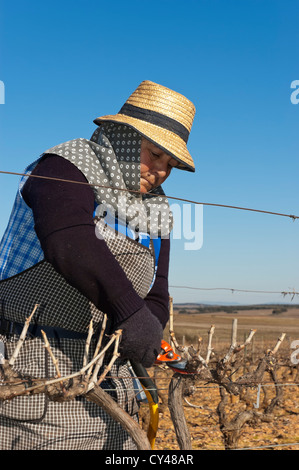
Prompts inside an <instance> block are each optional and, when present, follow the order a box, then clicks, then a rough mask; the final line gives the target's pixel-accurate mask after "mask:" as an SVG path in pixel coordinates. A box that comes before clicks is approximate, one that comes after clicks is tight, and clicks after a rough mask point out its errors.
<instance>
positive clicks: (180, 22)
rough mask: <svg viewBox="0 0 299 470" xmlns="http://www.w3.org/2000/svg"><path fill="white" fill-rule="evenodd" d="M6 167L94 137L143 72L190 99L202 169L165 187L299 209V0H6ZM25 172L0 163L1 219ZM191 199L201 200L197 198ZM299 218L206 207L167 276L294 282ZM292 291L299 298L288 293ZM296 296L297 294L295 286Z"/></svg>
mask: <svg viewBox="0 0 299 470" xmlns="http://www.w3.org/2000/svg"><path fill="white" fill-rule="evenodd" d="M0 6H1V18H0V80H1V81H3V82H4V84H5V104H2V105H0V162H1V164H0V170H3V171H16V172H22V171H23V169H24V168H25V167H26V166H27V164H29V163H30V162H32V161H33V160H35V159H36V158H37V157H38V156H39V155H40V154H41V153H42V152H43V151H44V150H46V149H47V148H50V147H52V146H53V145H56V144H57V143H60V142H64V141H66V140H70V139H73V138H77V137H86V138H88V137H90V135H91V134H92V132H93V130H94V128H95V126H94V124H93V119H94V118H95V117H97V116H100V115H104V114H110V113H114V112H117V111H118V110H119V108H120V107H121V106H122V104H123V103H124V102H125V101H126V99H127V98H128V97H129V95H130V94H131V93H132V91H133V90H134V89H135V88H136V87H137V86H138V84H139V83H140V82H141V81H142V80H152V81H155V82H157V83H161V84H162V85H165V86H167V87H169V88H172V89H174V90H176V91H178V92H180V93H182V94H184V95H185V96H187V97H188V98H189V99H190V100H191V101H193V102H194V104H195V106H196V109H197V113H196V117H195V120H194V125H193V129H192V132H191V135H190V139H189V144H188V147H189V151H190V153H191V154H192V156H193V158H194V160H195V163H196V173H195V174H191V173H187V172H186V173H185V172H181V171H176V170H174V171H173V173H172V175H171V177H170V178H169V179H168V180H167V182H166V183H165V185H164V190H165V192H166V194H168V195H169V196H174V197H175V196H176V197H180V198H186V199H192V200H196V201H200V202H209V203H215V204H227V205H234V206H243V207H250V208H256V209H261V210H268V211H274V212H282V213H286V214H295V215H298V216H299V188H298V173H299V158H298V157H299V152H298V150H299V144H298V130H299V104H298V105H294V104H292V103H291V100H290V96H291V93H292V91H294V90H292V89H291V82H292V81H294V80H299V62H298V51H299V28H298V21H299V2H298V0H285V1H282V0H242V1H239V0H226V1H223V0H187V1H185V2H180V1H176V0H172V1H170V0H160V1H157V0H153V1H151V2H140V0H139V1H130V0H128V1H127V2H123V1H118V0H116V1H114V2H110V3H109V2H104V1H101V0H97V1H94V0H90V1H88V2H86V1H68V0H67V1H59V2H58V1H57V0H53V1H52V2H50V3H46V2H38V1H31V2H21V1H19V0H16V1H15V2H13V3H11V2H8V1H3V0H2V1H1V2H0ZM17 182H18V177H16V176H8V175H0V197H1V212H0V232H1V234H2V233H3V231H4V229H5V226H6V223H7V220H8V217H9V214H10V210H11V206H12V203H13V200H14V196H15V192H16V187H17ZM193 209H194V207H193ZM298 235H299V220H297V221H294V222H293V221H292V220H291V219H290V218H286V217H279V216H273V215H264V214H259V213H254V212H247V211H246V212H245V211H239V210H233V209H225V208H216V207H211V206H204V207H203V245H202V248H201V249H200V250H197V251H186V250H185V249H184V240H173V241H172V253H171V263H170V285H183V286H186V285H189V286H193V287H201V288H212V287H227V288H234V289H249V290H271V291H279V292H281V291H289V290H293V289H295V290H296V291H299V274H298V264H299V250H298V248H299V246H298V245H299V242H298V240H299V237H298ZM170 293H171V295H173V298H174V301H175V302H221V301H223V302H233V303H235V302H236V303H255V302H258V303H264V302H277V301H279V302H282V301H288V300H290V298H289V297H288V298H283V297H282V296H281V295H266V294H244V293H242V294H241V293H237V292H235V293H234V294H232V293H231V292H230V291H229V292H226V291H195V290H192V291H191V290H188V289H178V288H172V287H171V289H170ZM295 301H296V300H295V299H294V301H293V302H295ZM297 302H298V298H297Z"/></svg>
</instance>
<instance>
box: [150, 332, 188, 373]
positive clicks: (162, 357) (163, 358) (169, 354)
mask: <svg viewBox="0 0 299 470" xmlns="http://www.w3.org/2000/svg"><path fill="white" fill-rule="evenodd" d="M155 364H157V365H162V364H166V365H167V366H168V367H171V369H174V370H175V371H177V372H179V373H181V374H187V373H188V372H187V371H186V365H187V361H185V360H184V359H182V358H181V356H179V354H176V353H175V352H174V350H173V349H172V347H171V346H170V344H168V343H167V342H166V341H164V339H162V342H161V352H160V354H159V355H158V357H157V359H156V361H155Z"/></svg>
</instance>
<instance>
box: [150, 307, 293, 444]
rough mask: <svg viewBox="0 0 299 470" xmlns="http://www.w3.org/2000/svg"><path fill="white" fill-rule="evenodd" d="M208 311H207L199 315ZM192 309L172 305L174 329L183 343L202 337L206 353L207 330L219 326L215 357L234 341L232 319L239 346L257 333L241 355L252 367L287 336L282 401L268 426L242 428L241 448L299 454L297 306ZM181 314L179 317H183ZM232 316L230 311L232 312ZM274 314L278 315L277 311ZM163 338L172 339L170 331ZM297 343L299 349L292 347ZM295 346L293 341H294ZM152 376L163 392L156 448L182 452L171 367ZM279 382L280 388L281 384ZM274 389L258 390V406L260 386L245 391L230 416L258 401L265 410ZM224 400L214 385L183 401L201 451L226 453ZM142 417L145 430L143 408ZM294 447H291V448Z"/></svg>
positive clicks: (281, 375)
mask: <svg viewBox="0 0 299 470" xmlns="http://www.w3.org/2000/svg"><path fill="white" fill-rule="evenodd" d="M202 310H204V313H199V312H201V311H202ZM212 310H213V308H212V307H209V311H208V312H206V308H204V307H201V308H199V307H198V306H194V305H189V306H188V305H184V306H181V305H180V306H174V331H175V334H176V338H177V340H178V342H179V343H180V344H185V345H189V344H193V345H194V346H196V345H197V340H198V337H201V338H202V346H201V351H202V352H203V355H204V354H205V351H206V346H207V338H208V336H207V332H208V330H209V328H210V326H211V325H215V334H214V337H213V348H214V351H215V353H217V354H218V353H219V354H220V355H221V353H224V354H225V352H226V351H227V350H228V348H229V346H230V341H231V327H232V321H233V319H237V321H238V343H243V342H244V340H245V337H246V336H247V335H248V333H249V332H250V330H251V329H256V330H257V331H256V333H255V336H254V341H252V343H251V344H250V345H249V346H248V347H247V348H246V350H245V351H244V352H243V353H242V354H243V361H244V367H245V364H247V365H248V364H250V365H251V366H253V365H254V364H257V362H258V360H259V359H260V358H261V357H262V356H263V355H264V352H265V351H266V350H267V349H268V348H271V349H272V348H273V347H274V346H275V344H276V342H277V339H278V337H279V336H280V335H281V334H282V333H285V334H286V336H285V339H284V341H283V343H282V344H281V347H280V349H279V356H278V364H277V373H278V377H279V386H280V387H282V389H283V399H282V400H281V401H280V402H279V404H278V406H276V407H275V409H274V411H273V413H272V414H271V419H270V420H269V421H268V422H259V423H246V424H245V426H244V427H243V428H242V432H241V438H240V441H239V443H238V448H261V449H273V450H299V373H298V366H294V364H293V363H292V362H291V354H292V353H294V352H295V351H296V350H298V354H297V356H295V358H297V359H299V306H284V307H282V306H256V307H248V308H246V307H240V308H239V307H235V306H234V307H232V308H231V310H230V309H229V308H227V307H224V310H221V309H219V308H218V307H217V309H216V308H215V310H214V311H212ZM179 312H181V313H179ZM228 312H229V313H228ZM273 312H274V313H273ZM165 331H166V334H165V337H164V338H165V340H167V341H168V340H169V336H168V334H167V328H166V330H165ZM294 341H298V345H297V346H296V349H291V345H292V343H293V342H294ZM293 348H294V343H293ZM151 375H152V376H155V378H156V385H157V387H158V389H159V392H160V401H161V403H160V406H159V409H160V422H159V429H158V434H157V438H156V445H155V448H156V449H158V450H178V449H179V446H178V443H177V439H176V434H175V430H174V426H173V424H172V420H171V418H170V413H169V410H168V406H167V398H168V397H167V395H168V385H169V381H170V380H171V377H172V372H171V371H170V370H169V369H164V370H163V369H159V368H157V367H155V368H153V369H152V371H151ZM280 384H281V385H280ZM274 394H275V386H274V384H273V383H271V382H270V381H269V383H266V384H265V385H264V386H263V387H262V389H261V392H260V400H259V402H257V387H252V388H250V390H248V392H247V393H246V399H245V400H244V399H240V398H239V397H231V404H230V406H229V409H230V411H229V412H230V413H231V417H233V416H235V414H236V413H238V412H241V411H242V410H244V409H248V408H250V407H251V408H252V406H253V403H255V402H257V403H258V406H259V408H258V410H260V411H262V410H263V409H265V407H266V406H267V405H268V404H269V403H270V402H271V399H272V398H273V397H274ZM219 401H220V393H219V387H218V385H215V384H205V383H203V382H197V383H195V389H194V394H193V395H192V396H190V397H185V399H184V413H185V417H186V420H187V424H188V429H189V432H190V434H191V438H192V448H193V449H194V450H196V449H198V450H199V449H202V450H224V448H225V447H224V442H223V435H222V432H221V430H220V426H219V419H218V416H217V412H216V409H217V406H218V404H219ZM141 416H142V417H143V419H144V427H145V428H146V426H147V421H148V409H147V405H145V404H143V405H142V408H141ZM290 444H293V445H290Z"/></svg>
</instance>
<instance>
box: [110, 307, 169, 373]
mask: <svg viewBox="0 0 299 470" xmlns="http://www.w3.org/2000/svg"><path fill="white" fill-rule="evenodd" d="M119 329H121V330H123V331H122V337H121V342H120V345H119V353H120V357H121V358H122V359H132V360H133V361H135V362H139V363H141V364H142V365H143V366H144V367H151V366H152V365H153V364H154V362H155V360H156V357H157V356H158V354H160V351H161V340H162V338H163V328H162V325H161V323H160V322H159V320H158V319H157V318H156V317H155V316H154V315H153V314H152V313H151V311H150V310H149V309H148V308H147V307H146V306H144V307H142V308H141V309H140V310H138V311H137V312H136V313H134V314H133V315H131V316H130V317H129V318H127V319H126V320H124V321H123V322H121V323H118V324H117V325H115V326H114V330H119Z"/></svg>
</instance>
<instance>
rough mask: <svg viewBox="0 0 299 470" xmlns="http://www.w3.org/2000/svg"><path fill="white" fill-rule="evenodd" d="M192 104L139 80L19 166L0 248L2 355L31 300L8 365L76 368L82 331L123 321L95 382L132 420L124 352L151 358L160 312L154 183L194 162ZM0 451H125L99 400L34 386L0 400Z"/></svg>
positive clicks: (160, 203) (165, 249)
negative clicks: (105, 112) (112, 109)
mask: <svg viewBox="0 0 299 470" xmlns="http://www.w3.org/2000/svg"><path fill="white" fill-rule="evenodd" d="M194 113H195V109H194V106H193V104H192V103H191V102H190V101H189V100H187V99H186V98H185V97H183V96H182V95H180V94H178V93H176V92H174V91H172V90H169V89H168V88H165V87H163V86H161V85H157V84H155V83H153V82H149V81H144V82H142V83H141V84H140V85H139V87H138V88H137V89H136V90H135V92H134V93H133V94H132V95H131V96H130V98H129V99H128V100H127V102H126V103H125V105H124V106H123V107H122V109H121V110H120V112H119V113H118V114H116V115H110V116H103V117H100V118H97V119H96V120H95V123H96V124H97V125H98V127H97V129H96V130H95V132H94V133H93V135H92V137H91V139H90V140H86V139H81V138H80V139H75V140H72V141H69V142H65V143H64V144H60V145H58V146H56V147H53V148H51V149H49V150H48V151H46V152H45V153H43V154H42V156H41V157H40V158H39V159H38V160H36V161H35V162H34V163H32V164H31V165H29V167H28V168H27V169H26V176H24V177H23V178H22V179H21V182H20V186H19V191H18V194H17V197H16V201H15V204H14V207H13V210H12V214H11V217H10V221H9V224H8V227H7V229H6V232H5V234H4V236H3V239H2V242H1V245H0V253H1V258H0V272H1V281H0V301H1V303H0V305H1V320H0V340H2V341H3V343H4V344H5V348H6V355H7V357H10V355H11V353H12V351H13V349H14V347H15V343H16V341H17V339H18V336H19V334H20V332H21V330H22V327H23V324H24V321H25V318H27V317H28V315H29V314H30V313H31V311H32V310H33V307H34V305H35V304H39V307H38V310H37V312H36V314H35V316H34V318H33V319H32V322H31V325H30V327H29V332H28V335H27V339H26V341H25V344H24V345H23V347H22V349H21V353H20V354H19V356H18V359H17V363H16V365H15V367H16V368H17V369H18V370H20V372H21V373H23V374H28V375H31V376H35V377H51V376H54V375H55V370H54V367H53V364H52V362H51V360H50V359H49V357H48V356H47V353H46V352H45V349H44V347H43V342H42V338H41V330H44V331H45V332H46V334H47V336H48V338H49V341H50V344H51V347H52V349H53V351H54V354H55V356H56V357H57V359H58V360H59V367H60V370H61V374H62V375H66V374H69V373H70V372H73V371H76V370H79V369H80V368H81V367H82V361H83V355H84V346H85V340H86V335H87V328H88V325H89V323H90V320H91V319H92V320H93V325H94V329H95V334H94V336H93V340H92V346H91V348H90V354H91V355H92V354H93V351H94V348H95V344H96V341H97V334H98V331H99V330H100V328H101V324H102V321H103V313H105V314H106V315H107V318H108V325H107V330H106V333H107V334H111V332H113V331H115V330H116V329H122V339H121V344H120V354H121V356H120V358H119V359H118V360H117V361H116V363H115V364H114V366H113V368H112V370H111V373H110V375H111V378H107V380H106V381H105V383H103V384H102V387H103V388H105V389H108V391H109V393H110V394H111V395H112V396H113V397H114V399H115V400H117V401H118V404H119V405H120V406H122V407H123V408H124V409H126V411H127V412H128V413H129V414H130V415H132V416H133V417H134V418H135V419H136V420H137V419H138V415H137V413H138V404H137V402H136V400H135V398H134V391H133V390H132V380H131V374H130V371H129V365H130V362H129V361H130V360H131V361H136V362H140V363H141V364H143V365H144V366H145V367H150V366H151V365H153V363H154V361H155V358H156V357H157V355H158V353H159V352H160V346H161V339H162V335H163V329H164V327H165V325H166V323H167V321H168V263H169V234H170V231H171V228H172V217H171V213H170V210H169V206H168V203H167V200H166V198H165V197H164V193H163V191H162V188H161V184H162V183H163V182H164V181H165V179H166V178H167V177H168V176H169V174H170V172H171V170H172V168H180V169H185V170H188V171H194V164H193V160H192V158H191V156H190V155H189V152H188V150H187V148H186V142H187V139H188V135H189V132H190V130H191V126H192V122H193V117H194ZM0 431H1V443H0V448H1V449H54V450H58V449H134V448H135V446H134V443H133V442H132V440H131V439H130V437H129V436H128V435H127V433H126V432H125V431H124V430H123V429H122V428H121V427H120V426H119V425H118V424H117V423H115V422H114V421H113V420H112V419H111V418H110V417H109V416H108V415H107V414H106V413H105V412H104V411H103V410H102V409H101V408H99V407H98V406H97V405H95V404H93V403H90V402H87V401H86V400H85V399H84V398H81V397H79V398H77V399H76V400H73V401H71V402H65V403H54V402H52V401H48V399H47V398H46V397H45V396H43V395H36V396H33V397H17V398H15V399H14V400H12V401H10V402H6V403H3V404H1V405H0Z"/></svg>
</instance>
